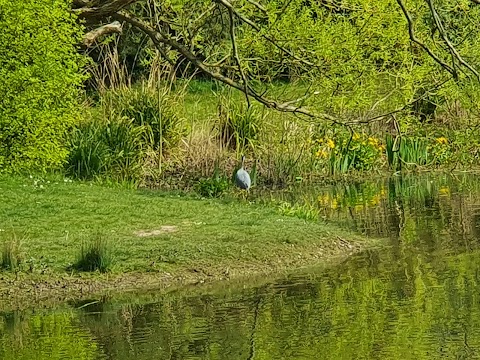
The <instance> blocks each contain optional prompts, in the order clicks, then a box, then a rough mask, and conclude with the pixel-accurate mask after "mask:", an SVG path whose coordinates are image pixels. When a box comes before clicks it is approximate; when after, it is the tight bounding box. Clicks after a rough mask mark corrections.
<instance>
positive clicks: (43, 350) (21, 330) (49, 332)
mask: <svg viewBox="0 0 480 360" xmlns="http://www.w3.org/2000/svg"><path fill="white" fill-rule="evenodd" d="M98 355H99V353H98V352H97V345H96V343H95V342H94V341H93V339H92V338H91V337H90V334H89V333H88V331H87V332H85V331H84V330H83V329H82V328H81V327H79V326H78V323H77V319H76V317H75V315H74V313H73V312H71V311H56V312H55V311H53V312H47V311H24V312H17V311H15V312H11V313H5V314H0V359H5V360H10V359H11V360H30V359H35V360H43V359H45V360H47V359H48V360H51V359H79V360H89V359H96V358H97V356H98Z"/></svg>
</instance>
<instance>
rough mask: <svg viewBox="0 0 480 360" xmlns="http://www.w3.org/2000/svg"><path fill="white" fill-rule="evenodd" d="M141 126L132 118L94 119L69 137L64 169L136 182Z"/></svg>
mask: <svg viewBox="0 0 480 360" xmlns="http://www.w3.org/2000/svg"><path fill="white" fill-rule="evenodd" d="M143 133H144V128H143V127H141V126H137V125H135V124H134V123H133V121H132V120H128V119H126V118H119V117H113V118H112V119H110V120H106V121H102V120H99V119H94V120H92V121H91V122H87V123H85V124H83V125H81V126H79V127H78V129H76V130H75V132H74V133H73V135H72V138H71V148H70V154H69V157H68V161H67V167H66V170H67V173H68V174H69V175H71V176H74V177H76V178H79V179H94V178H106V179H111V180H114V181H120V182H124V181H127V182H128V181H130V182H131V181H133V182H137V181H139V180H140V178H141V176H142V165H143V158H144V151H143V142H142V136H143Z"/></svg>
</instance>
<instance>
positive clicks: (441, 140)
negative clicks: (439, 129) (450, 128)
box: [437, 136, 448, 144]
mask: <svg viewBox="0 0 480 360" xmlns="http://www.w3.org/2000/svg"><path fill="white" fill-rule="evenodd" d="M437 143H439V144H448V140H447V138H446V137H443V136H442V137H439V138H437Z"/></svg>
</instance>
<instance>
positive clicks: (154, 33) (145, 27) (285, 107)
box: [113, 11, 339, 123]
mask: <svg viewBox="0 0 480 360" xmlns="http://www.w3.org/2000/svg"><path fill="white" fill-rule="evenodd" d="M113 17H114V18H115V19H117V20H120V21H126V22H128V23H130V24H132V25H133V26H135V27H137V28H138V29H140V30H142V31H143V32H144V33H145V34H147V35H148V36H149V37H150V38H151V39H152V41H153V43H154V44H155V45H156V46H157V47H158V46H159V44H166V45H168V46H170V47H171V48H172V49H174V50H176V51H177V52H179V53H180V54H181V55H183V56H184V57H185V58H186V59H187V60H188V61H189V62H190V63H191V64H193V65H194V66H195V67H196V68H197V69H199V70H200V71H202V72H203V73H205V74H207V75H209V76H210V77H211V78H213V79H215V80H218V81H220V82H223V83H224V84H226V85H228V86H230V87H233V88H235V89H237V90H240V91H242V92H243V93H244V94H245V95H248V96H250V97H252V98H254V99H255V100H257V101H258V102H259V103H261V104H263V105H264V106H266V107H268V108H270V109H274V110H277V111H281V112H288V113H294V114H299V115H305V116H307V117H310V118H321V119H324V120H329V121H332V122H334V123H339V121H338V120H337V119H336V118H335V117H333V116H331V115H329V114H324V113H314V112H312V111H310V110H308V109H306V108H304V107H298V106H295V105H293V104H292V103H291V102H285V103H279V102H277V101H274V100H272V99H268V98H266V97H264V96H263V95H261V94H259V93H257V92H256V91H254V90H253V89H252V88H251V87H245V86H244V84H241V83H239V82H237V81H235V80H234V79H231V78H229V77H227V76H225V75H223V74H221V73H220V72H218V71H216V70H214V69H211V68H209V67H208V66H207V65H206V64H205V63H203V62H202V61H201V60H200V59H198V58H197V57H196V56H195V54H194V53H192V52H191V51H190V50H189V49H187V48H186V47H185V46H184V45H182V44H180V43H179V42H178V41H176V40H175V39H173V38H171V37H170V36H168V34H166V33H164V32H163V31H162V30H161V29H154V28H153V27H152V26H151V25H149V24H148V23H146V22H144V21H142V20H141V19H138V18H136V17H135V16H133V15H132V14H130V13H129V12H127V11H120V12H118V13H117V14H115V15H114V16H113Z"/></svg>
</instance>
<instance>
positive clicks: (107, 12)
mask: <svg viewBox="0 0 480 360" xmlns="http://www.w3.org/2000/svg"><path fill="white" fill-rule="evenodd" d="M138 1H139V0H110V1H107V2H102V4H99V5H98V6H95V5H97V4H95V3H94V4H92V2H91V1H90V2H88V1H83V0H76V1H75V2H74V5H75V4H77V5H81V6H82V7H77V8H74V9H73V10H72V11H73V12H74V13H75V14H77V15H78V16H79V17H80V18H104V17H107V16H111V15H113V14H115V13H117V12H118V11H120V10H122V9H125V8H126V7H128V6H129V5H131V4H133V3H135V2H138ZM90 4H92V5H90Z"/></svg>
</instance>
